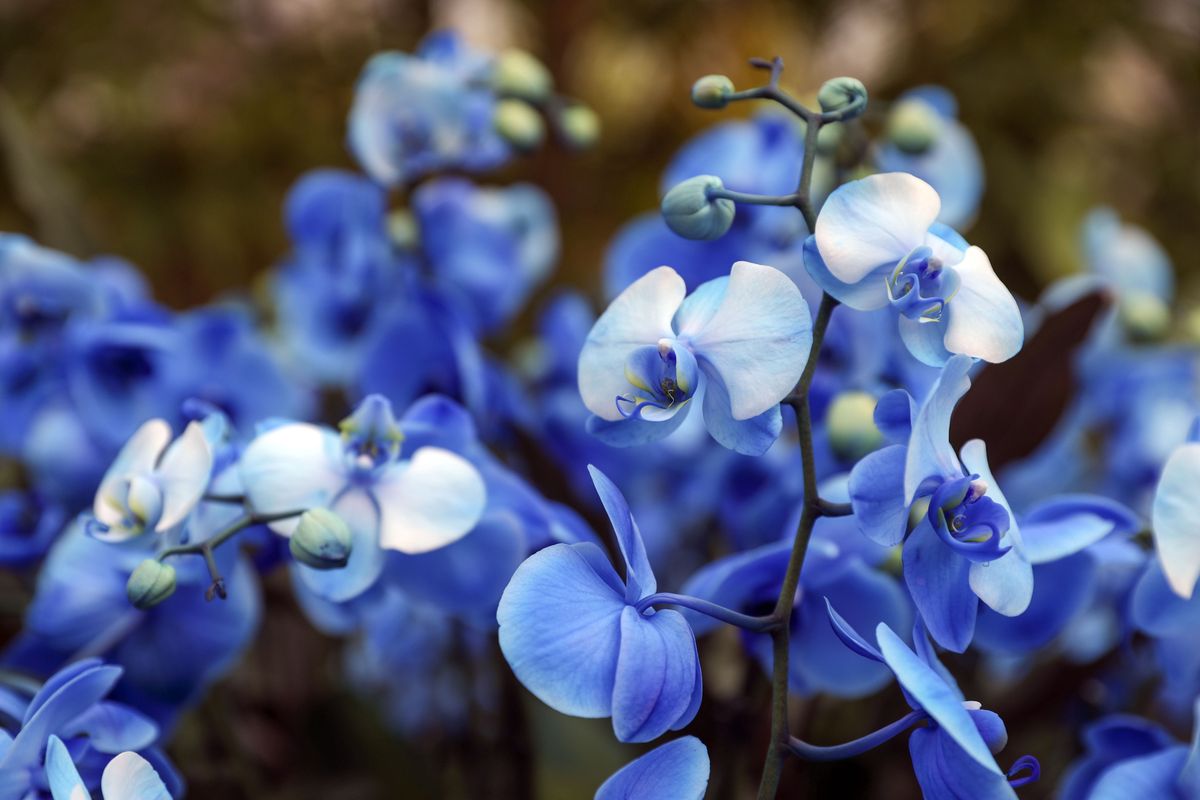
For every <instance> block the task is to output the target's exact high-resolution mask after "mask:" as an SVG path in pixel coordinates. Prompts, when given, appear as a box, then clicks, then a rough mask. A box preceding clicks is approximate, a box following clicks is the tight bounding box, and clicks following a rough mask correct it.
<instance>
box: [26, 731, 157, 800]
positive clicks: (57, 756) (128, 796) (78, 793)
mask: <svg viewBox="0 0 1200 800" xmlns="http://www.w3.org/2000/svg"><path fill="white" fill-rule="evenodd" d="M49 741H50V743H49V744H48V745H47V747H46V776H47V778H48V779H49V783H50V793H51V795H52V796H53V798H54V800H91V794H90V793H89V792H88V789H87V784H86V783H84V780H83V778H82V777H81V776H80V774H79V770H78V768H77V767H76V766H75V762H74V761H73V758H72V756H71V752H70V751H69V750H68V749H67V746H66V745H65V744H63V742H62V740H61V739H59V738H58V737H57V736H54V735H51V736H50V740H49ZM100 791H101V792H102V794H103V797H104V800H171V793H170V791H168V790H167V785H166V784H165V783H163V779H162V777H161V776H160V775H159V774H158V772H157V770H155V769H154V765H153V764H151V763H150V762H149V761H147V760H146V759H145V758H142V757H141V756H139V755H138V754H137V753H134V752H131V751H128V750H126V751H125V752H123V753H118V754H117V755H116V756H114V757H113V758H112V760H111V761H109V762H108V764H107V765H106V766H105V767H104V772H103V773H102V775H101V777H100Z"/></svg>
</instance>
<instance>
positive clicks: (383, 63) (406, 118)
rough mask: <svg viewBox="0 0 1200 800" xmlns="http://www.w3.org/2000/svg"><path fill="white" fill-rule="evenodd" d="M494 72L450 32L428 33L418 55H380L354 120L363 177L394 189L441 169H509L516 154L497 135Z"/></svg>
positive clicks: (369, 70) (352, 133) (358, 94)
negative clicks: (491, 79) (492, 85)
mask: <svg viewBox="0 0 1200 800" xmlns="http://www.w3.org/2000/svg"><path fill="white" fill-rule="evenodd" d="M491 66H492V62H491V59H490V58H489V57H488V56H486V55H484V54H481V53H478V52H475V51H473V50H471V49H470V48H469V47H467V45H466V44H465V43H464V42H463V41H462V39H461V38H459V37H458V36H457V35H456V34H454V33H452V32H449V31H442V32H438V33H434V34H431V35H429V36H428V37H426V38H425V40H424V41H422V42H421V44H420V45H419V46H418V48H417V51H416V52H415V53H413V54H411V55H410V54H407V53H399V52H387V53H380V54H379V55H376V56H375V57H373V58H372V59H371V60H370V61H369V62H368V63H367V66H366V67H365V68H364V69H363V73H362V76H361V77H360V78H359V80H358V87H357V89H356V90H355V95H354V106H353V107H352V108H351V109H350V119H349V134H348V138H349V145H350V150H351V152H352V153H353V154H354V156H355V158H357V159H358V162H359V164H360V165H361V166H362V168H363V171H365V172H366V173H367V174H368V175H370V176H371V177H372V178H373V179H374V180H376V181H378V182H379V183H381V184H384V185H385V186H395V185H397V184H400V183H403V182H405V181H409V180H412V179H413V178H416V177H419V176H421V175H425V174H428V173H429V172H432V171H434V170H439V169H448V168H459V169H467V170H482V169H491V168H493V167H497V166H499V165H501V164H502V163H504V161H505V160H507V159H508V157H509V154H510V148H509V147H508V145H507V144H505V142H504V140H503V139H501V138H500V136H499V135H497V133H496V132H495V130H494V129H493V123H492V118H493V115H494V113H495V106H496V96H495V94H494V92H493V91H492V90H491V89H490V88H489V86H488V81H487V79H488V76H489V74H490V71H491Z"/></svg>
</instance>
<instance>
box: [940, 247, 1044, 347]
mask: <svg viewBox="0 0 1200 800" xmlns="http://www.w3.org/2000/svg"><path fill="white" fill-rule="evenodd" d="M953 269H954V270H955V271H956V272H957V273H958V275H959V277H960V278H962V285H961V286H960V287H959V289H958V292H956V293H955V295H954V297H953V298H952V299H951V300H950V302H949V303H947V304H946V320H947V325H946V342H945V344H946V349H947V350H949V351H950V352H952V353H962V354H963V355H968V356H974V357H975V358H979V359H982V360H984V361H990V362H991V363H993V364H997V363H999V362H1001V361H1007V360H1008V359H1010V358H1012V357H1013V356H1015V355H1016V354H1017V351H1018V350H1020V349H1021V345H1022V344H1023V343H1024V342H1025V324H1024V323H1023V322H1022V321H1021V310H1020V309H1019V308H1018V307H1017V301H1016V300H1014V299H1013V296H1012V293H1011V292H1009V291H1008V288H1007V287H1006V286H1005V285H1004V284H1003V283H1001V282H1000V279H999V278H997V277H996V273H995V272H993V271H992V263H991V262H990V261H988V257H987V254H986V253H984V252H983V251H982V250H980V249H979V248H978V247H972V248H970V249H969V250H967V254H966V255H965V256H963V260H962V261H960V262H958V264H956V265H955V266H954V267H953Z"/></svg>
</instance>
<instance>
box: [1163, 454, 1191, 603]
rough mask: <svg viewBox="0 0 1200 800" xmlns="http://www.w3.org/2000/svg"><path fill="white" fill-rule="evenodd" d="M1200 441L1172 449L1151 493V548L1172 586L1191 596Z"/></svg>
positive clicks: (1182, 594)
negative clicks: (1152, 497)
mask: <svg viewBox="0 0 1200 800" xmlns="http://www.w3.org/2000/svg"><path fill="white" fill-rule="evenodd" d="M1197 487H1200V443H1188V444H1185V445H1183V446H1181V447H1179V448H1177V449H1176V450H1175V452H1174V453H1172V454H1171V457H1170V458H1168V459H1167V464H1166V466H1165V467H1163V471H1162V477H1160V478H1159V480H1158V488H1157V490H1155V493H1154V509H1153V512H1152V518H1153V528H1154V549H1155V550H1156V551H1157V552H1158V560H1159V562H1160V563H1161V564H1162V567H1163V571H1164V572H1165V573H1166V575H1167V580H1168V582H1170V584H1171V588H1172V589H1174V590H1175V592H1176V593H1177V594H1179V595H1180V596H1181V597H1191V596H1192V591H1193V590H1194V589H1195V588H1196V581H1197V579H1200V491H1198V490H1197Z"/></svg>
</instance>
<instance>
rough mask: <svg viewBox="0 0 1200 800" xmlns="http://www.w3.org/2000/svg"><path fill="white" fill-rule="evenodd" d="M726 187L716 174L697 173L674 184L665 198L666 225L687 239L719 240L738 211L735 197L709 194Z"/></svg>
mask: <svg viewBox="0 0 1200 800" xmlns="http://www.w3.org/2000/svg"><path fill="white" fill-rule="evenodd" d="M723 188H725V184H723V183H721V179H720V178H718V177H717V176H716V175H697V176H696V177H694V178H688V179H687V180H686V181H684V182H683V183H680V184H678V185H677V186H675V187H674V188H673V189H671V191H669V192H667V196H666V197H664V198H663V201H662V214H663V219H665V220H666V222H667V226H668V227H669V228H670V229H671V230H673V231H675V232H676V233H677V234H679V235H680V236H682V237H684V238H685V239H702V240H705V241H709V240H712V239H719V238H720V237H721V236H723V235H724V234H725V232H726V231H727V230H729V226H730V225H732V224H733V216H734V213H735V211H736V208H735V206H734V203H733V201H732V200H729V199H727V198H724V197H717V198H714V197H710V196H709V191H710V190H712V189H723Z"/></svg>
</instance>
